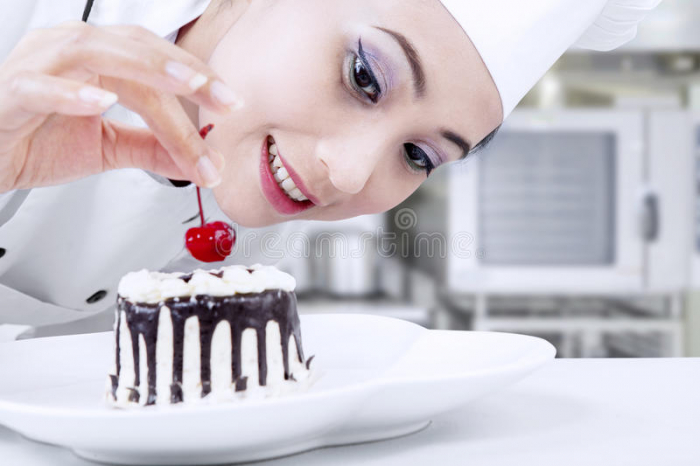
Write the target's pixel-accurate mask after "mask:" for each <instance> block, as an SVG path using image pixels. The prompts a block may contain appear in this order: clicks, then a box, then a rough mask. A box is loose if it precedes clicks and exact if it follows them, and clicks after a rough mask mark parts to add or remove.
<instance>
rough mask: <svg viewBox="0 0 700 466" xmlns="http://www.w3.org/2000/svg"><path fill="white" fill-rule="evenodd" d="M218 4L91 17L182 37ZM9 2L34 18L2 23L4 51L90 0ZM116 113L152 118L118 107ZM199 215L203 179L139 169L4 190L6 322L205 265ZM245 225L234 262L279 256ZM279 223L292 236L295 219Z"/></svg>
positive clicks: (1, 314)
mask: <svg viewBox="0 0 700 466" xmlns="http://www.w3.org/2000/svg"><path fill="white" fill-rule="evenodd" d="M208 3H209V0H149V1H143V0H130V1H126V0H95V3H94V6H93V8H92V12H91V13H90V17H89V20H88V22H89V23H91V24H94V25H110V24H138V25H141V26H144V27H146V28H148V29H150V30H152V31H153V32H155V33H157V34H159V35H161V36H162V37H166V38H168V39H170V40H172V41H174V39H175V37H176V36H177V31H178V30H179V28H180V27H182V26H183V25H185V24H187V23H189V22H190V21H191V20H193V19H194V18H196V17H198V16H199V15H201V13H202V12H203V11H204V10H205V9H206V7H207V5H208ZM0 5H2V6H1V8H0V11H2V12H3V13H4V14H3V16H4V17H5V18H20V19H23V20H24V21H25V27H24V28H21V27H18V26H17V25H16V23H13V26H12V27H11V28H9V29H5V30H1V31H0V47H2V48H0V52H4V54H5V55H6V54H7V53H9V51H10V50H11V49H12V47H13V46H14V44H16V43H17V42H18V41H19V40H20V38H21V37H22V35H23V34H24V33H26V31H27V30H29V29H33V28H38V27H51V26H54V25H56V24H59V23H62V22H64V21H69V20H80V19H81V16H82V13H83V9H84V7H85V0H62V1H55V0H30V1H26V0H25V1H22V2H17V1H16V0H0ZM5 55H0V62H1V61H3V60H4V59H5ZM106 116H108V117H110V118H114V119H118V120H121V121H124V122H127V123H131V124H135V125H143V124H144V123H143V120H141V118H139V117H138V115H136V114H134V113H132V112H130V111H128V110H126V109H125V108H123V107H120V106H118V105H117V106H115V107H113V108H112V109H110V111H109V112H107V115H106ZM47 157H50V154H47ZM202 194H203V199H202V201H203V206H204V212H205V214H206V216H207V221H209V220H214V219H216V220H227V219H226V217H225V215H224V214H223V212H221V210H220V209H219V208H218V206H217V205H216V202H215V200H214V197H213V195H212V193H211V191H209V190H202ZM243 202H244V201H243ZM197 214H198V207H197V197H196V192H195V187H194V185H190V186H188V187H184V188H177V187H174V186H172V184H171V183H170V182H169V181H168V180H166V179H164V178H162V177H159V176H156V175H152V174H149V173H147V172H145V171H142V170H138V169H125V170H114V171H110V172H107V173H103V174H99V175H95V176H91V177H88V178H85V179H82V180H79V181H76V182H72V183H69V184H64V185H60V186H51V187H43V188H34V189H30V190H21V191H13V192H10V193H5V194H0V254H1V253H3V252H4V255H2V257H0V324H20V325H30V326H35V327H37V326H45V325H51V324H61V323H66V322H71V321H76V320H79V319H84V318H86V317H89V316H94V315H95V314H97V313H100V312H105V311H109V310H112V309H113V306H114V303H115V301H116V292H117V284H118V282H119V279H120V278H121V277H122V276H123V275H124V274H125V273H127V272H129V271H133V270H139V269H142V268H149V269H153V270H158V269H164V270H182V271H186V270H192V269H194V268H197V267H201V266H203V264H201V263H199V262H197V261H195V260H194V259H192V258H191V256H190V255H189V253H188V252H187V250H186V249H185V248H184V235H185V232H186V230H187V229H188V228H190V227H193V226H197V225H198V224H199V219H198V215H197ZM236 229H237V232H238V242H237V245H236V249H235V250H234V254H232V256H231V257H230V258H229V259H227V261H226V262H225V264H228V263H248V264H249V263H254V262H263V263H272V262H275V261H276V260H277V259H278V258H279V257H278V256H276V257H273V256H270V255H268V256H267V257H266V256H265V255H264V254H261V250H260V249H259V248H258V249H256V243H255V241H256V240H259V239H261V238H263V237H264V235H265V234H266V233H269V230H267V231H266V230H256V231H255V232H254V233H253V234H251V232H250V230H245V229H242V228H238V227H237V228H236ZM272 230H273V231H274V232H276V233H277V234H280V235H284V234H285V233H286V232H288V231H289V230H290V227H289V226H287V227H283V228H280V227H275V228H273V229H272ZM246 235H247V236H248V238H245V240H243V239H242V237H244V236H246ZM251 238H256V240H252V241H250V240H251ZM242 243H246V244H245V246H246V247H245V250H244V248H243V247H240V246H241V245H242Z"/></svg>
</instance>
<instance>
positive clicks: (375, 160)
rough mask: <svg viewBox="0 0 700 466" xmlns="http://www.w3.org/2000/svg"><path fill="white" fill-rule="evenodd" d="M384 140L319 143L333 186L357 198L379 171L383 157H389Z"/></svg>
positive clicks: (357, 138)
mask: <svg viewBox="0 0 700 466" xmlns="http://www.w3.org/2000/svg"><path fill="white" fill-rule="evenodd" d="M387 150H388V149H387V145H386V142H385V141H383V140H382V137H381V136H379V137H376V138H369V137H364V138H360V137H357V136H354V137H353V136H352V135H350V136H347V137H343V138H334V139H324V140H321V141H319V142H318V144H317V146H316V154H317V158H318V160H319V161H320V162H321V163H323V165H325V166H326V168H327V170H328V178H329V179H330V181H331V184H333V186H334V187H335V188H336V189H337V190H338V191H342V192H343V193H346V194H357V193H359V192H360V191H362V190H363V189H364V187H365V186H366V185H367V181H368V180H369V179H370V177H371V176H372V174H373V173H374V172H375V171H376V169H377V167H378V165H379V162H380V161H381V160H382V157H383V156H384V155H386V153H387Z"/></svg>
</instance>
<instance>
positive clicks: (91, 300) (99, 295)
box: [85, 290, 107, 304]
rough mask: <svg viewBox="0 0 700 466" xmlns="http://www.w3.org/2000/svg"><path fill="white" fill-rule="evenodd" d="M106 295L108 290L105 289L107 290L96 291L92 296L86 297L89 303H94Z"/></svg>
mask: <svg viewBox="0 0 700 466" xmlns="http://www.w3.org/2000/svg"><path fill="white" fill-rule="evenodd" d="M105 296H107V291H105V290H100V291H98V292H97V293H95V294H93V295H92V296H90V297H89V298H88V299H86V300H85V301H86V302H87V303H88V304H94V303H96V302H97V301H99V300H101V299H102V298H104V297H105Z"/></svg>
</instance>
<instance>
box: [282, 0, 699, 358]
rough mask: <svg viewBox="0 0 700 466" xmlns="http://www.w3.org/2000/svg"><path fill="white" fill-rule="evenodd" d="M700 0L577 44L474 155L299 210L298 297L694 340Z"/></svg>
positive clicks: (574, 348) (438, 324) (595, 335)
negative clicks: (386, 200)
mask: <svg viewBox="0 0 700 466" xmlns="http://www.w3.org/2000/svg"><path fill="white" fill-rule="evenodd" d="M699 24H700V0H667V1H665V2H663V3H662V4H661V5H660V6H659V8H658V9H657V10H656V11H654V12H653V13H652V14H651V15H650V16H649V17H648V19H647V20H646V21H645V22H644V23H642V25H641V28H640V31H639V34H638V37H637V38H636V39H635V40H634V41H633V42H632V43H630V44H629V45H627V46H625V47H624V48H622V49H620V50H617V51H615V52H611V53H591V52H585V51H580V50H579V51H577V50H572V51H570V52H569V53H567V54H566V55H565V56H564V57H563V58H562V59H561V60H560V61H559V62H558V63H557V65H556V66H555V67H554V69H552V71H551V72H550V73H549V74H547V75H546V76H545V77H544V78H543V79H542V81H541V82H540V83H539V84H538V86H537V87H536V88H535V89H533V91H532V92H531V93H530V94H529V95H528V96H527V97H526V99H525V100H524V101H523V103H522V104H521V105H520V107H519V108H518V109H517V110H516V112H515V113H514V114H513V115H512V116H511V117H510V118H509V120H508V121H507V122H506V123H505V124H504V125H503V127H502V129H501V130H500V132H499V134H498V136H497V137H496V139H495V140H494V141H493V142H492V144H491V145H490V146H489V147H488V148H487V149H486V150H484V151H482V152H481V153H479V154H478V155H476V156H472V157H470V159H471V160H468V161H467V162H465V163H463V164H461V165H457V166H453V167H449V168H443V169H440V170H438V171H437V172H434V174H433V175H432V176H431V177H430V179H429V181H428V182H427V183H425V185H424V186H423V187H421V188H420V190H419V191H418V192H416V193H415V195H414V196H412V197H411V198H410V199H408V200H407V201H406V202H405V203H404V204H402V205H401V206H399V207H397V208H396V209H394V210H393V211H391V212H389V213H387V214H385V215H378V216H369V217H362V218H358V219H353V220H349V221H345V222H340V223H338V222H333V223H314V224H311V225H305V224H299V225H294V231H295V235H294V238H293V239H292V241H291V242H288V245H292V244H295V245H294V246H292V249H293V250H294V251H295V252H294V253H293V254H288V255H287V257H286V259H285V260H283V262H282V263H280V267H281V268H283V269H285V270H287V271H289V272H291V273H293V274H294V275H295V277H296V278H297V281H298V291H297V293H298V296H299V309H300V311H301V312H302V313H314V312H361V313H376V314H381V315H387V316H393V317H399V318H403V319H407V320H410V321H413V322H416V323H419V324H421V325H424V326H426V327H430V328H439V329H460V330H466V329H474V330H495V331H509V332H518V333H525V334H531V335H537V336H541V337H543V338H546V339H547V340H549V341H551V342H552V343H553V344H554V345H555V346H556V347H557V349H558V354H559V357H664V356H700V27H698V25H699Z"/></svg>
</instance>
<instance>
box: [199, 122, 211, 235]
mask: <svg viewBox="0 0 700 466" xmlns="http://www.w3.org/2000/svg"><path fill="white" fill-rule="evenodd" d="M213 128H214V125H212V124H209V125H207V126H205V127H204V128H202V129H200V130H199V135H200V136H201V137H202V139H204V138H206V137H207V134H209V131H211V130H212V129H213ZM197 203H199V218H200V220H201V221H202V226H204V210H203V209H202V194H201V193H200V192H199V186H197Z"/></svg>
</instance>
